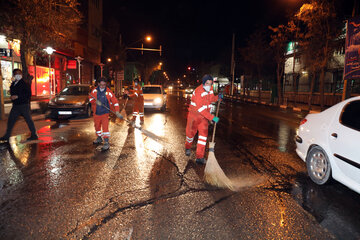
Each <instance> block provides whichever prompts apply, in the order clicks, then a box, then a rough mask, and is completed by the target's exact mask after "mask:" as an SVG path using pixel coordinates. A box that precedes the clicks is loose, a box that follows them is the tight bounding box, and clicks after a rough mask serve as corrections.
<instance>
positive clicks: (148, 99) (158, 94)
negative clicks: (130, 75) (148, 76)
mask: <svg viewBox="0 0 360 240" xmlns="http://www.w3.org/2000/svg"><path fill="white" fill-rule="evenodd" d="M142 90H143V94H144V108H159V109H160V110H161V111H162V112H164V111H165V110H166V93H165V92H164V89H163V87H162V86H161V85H144V86H143V87H142Z"/></svg>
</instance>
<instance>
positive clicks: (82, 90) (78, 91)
mask: <svg viewBox="0 0 360 240" xmlns="http://www.w3.org/2000/svg"><path fill="white" fill-rule="evenodd" d="M88 94H89V87H87V86H69V87H66V88H64V89H63V90H62V91H61V92H60V95H88Z"/></svg>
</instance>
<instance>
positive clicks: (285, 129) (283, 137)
mask: <svg viewBox="0 0 360 240" xmlns="http://www.w3.org/2000/svg"><path fill="white" fill-rule="evenodd" d="M289 132H290V129H289V126H288V125H286V124H284V123H282V122H280V123H279V132H278V143H279V150H280V151H281V152H285V151H286V146H287V144H288V141H289Z"/></svg>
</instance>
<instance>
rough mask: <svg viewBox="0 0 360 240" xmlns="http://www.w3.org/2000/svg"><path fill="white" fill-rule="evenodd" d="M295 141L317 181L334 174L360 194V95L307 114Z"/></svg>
mask: <svg viewBox="0 0 360 240" xmlns="http://www.w3.org/2000/svg"><path fill="white" fill-rule="evenodd" d="M295 141H296V147H297V148H296V153H297V154H298V155H299V156H300V158H301V159H302V160H304V161H305V162H306V166H307V171H308V174H309V176H310V178H311V179H312V180H313V181H314V182H315V183H317V184H319V185H321V184H324V183H326V182H327V181H328V180H329V179H330V177H332V178H333V179H335V180H337V181H339V182H340V183H342V184H344V185H346V186H347V187H349V188H351V189H352V190H354V191H356V192H358V193H360V96H359V97H353V98H350V99H347V100H345V101H342V102H340V103H338V104H336V105H334V106H332V107H330V108H328V109H327V110H325V111H323V112H321V113H315V114H308V115H307V116H306V117H305V118H304V119H303V120H302V121H301V123H300V127H299V131H298V134H297V136H296V139H295Z"/></svg>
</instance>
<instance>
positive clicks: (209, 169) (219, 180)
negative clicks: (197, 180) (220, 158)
mask: <svg viewBox="0 0 360 240" xmlns="http://www.w3.org/2000/svg"><path fill="white" fill-rule="evenodd" d="M219 108H220V101H218V104H217V109H216V116H218V115H219ZM215 132H216V123H215V125H214V130H213V134H212V141H211V142H210V143H209V155H208V159H207V161H206V166H205V171H204V179H205V182H207V183H208V184H210V185H213V186H216V187H220V188H228V189H230V190H232V191H235V187H234V185H233V183H232V182H231V180H230V179H229V178H228V177H227V176H226V175H225V173H224V171H223V170H222V169H221V167H220V165H219V163H218V162H217V160H216V157H215V153H214V148H215Z"/></svg>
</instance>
